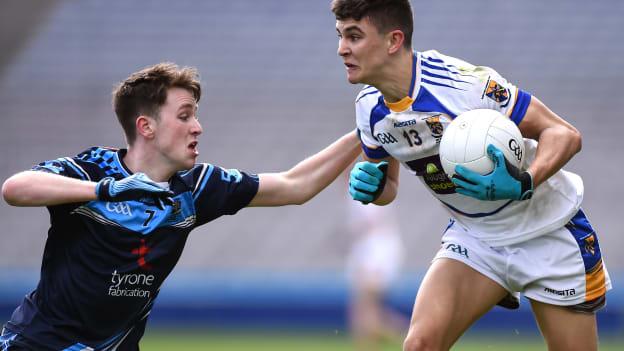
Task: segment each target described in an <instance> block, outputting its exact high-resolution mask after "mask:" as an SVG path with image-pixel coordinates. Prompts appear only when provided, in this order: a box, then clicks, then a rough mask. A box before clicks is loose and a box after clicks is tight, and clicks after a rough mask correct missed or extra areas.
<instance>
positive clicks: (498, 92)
mask: <svg viewBox="0 0 624 351" xmlns="http://www.w3.org/2000/svg"><path fill="white" fill-rule="evenodd" d="M485 95H486V96H487V97H489V98H490V99H492V100H494V101H496V102H498V103H499V104H502V103H505V102H507V100H509V89H507V88H505V87H503V86H502V85H500V84H498V82H496V81H495V80H490V81H488V84H487V87H486V88H485Z"/></svg>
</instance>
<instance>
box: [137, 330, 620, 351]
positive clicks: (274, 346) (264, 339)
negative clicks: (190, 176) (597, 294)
mask: <svg viewBox="0 0 624 351" xmlns="http://www.w3.org/2000/svg"><path fill="white" fill-rule="evenodd" d="M141 350H142V351H164V350H176V351H195V350H214V351H243V350H245V351H247V350H254V351H353V350H354V349H353V346H352V344H351V341H350V340H349V338H348V337H347V336H346V335H344V334H342V333H331V334H325V335H324V334H321V333H315V334H311V333H301V334H293V333H286V332H285V333H279V332H271V333H266V334H263V333H233V332H222V333H217V332H214V331H206V332H202V331H194V332H177V331H176V332H174V333H171V331H165V330H162V329H152V330H149V328H148V331H147V333H146V335H145V337H144V338H143V341H142V342H141ZM390 350H393V351H396V350H401V345H398V344H397V345H390V344H389V345H386V346H385V347H384V348H383V351H390ZM453 350H454V351H487V350H492V351H496V350H503V351H534V350H535V351H537V350H546V347H545V346H544V343H543V341H542V340H541V339H538V338H518V339H503V338H498V339H497V338H494V339H492V338H486V337H475V336H469V337H466V338H463V339H461V340H460V341H459V342H458V343H457V345H455V347H454V348H453ZM600 350H601V351H616V350H618V351H622V350H624V340H620V341H617V340H605V341H603V342H601V346H600Z"/></svg>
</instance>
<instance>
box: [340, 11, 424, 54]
mask: <svg viewBox="0 0 624 351" xmlns="http://www.w3.org/2000/svg"><path fill="white" fill-rule="evenodd" d="M331 10H332V12H333V13H334V15H335V16H336V19H337V20H339V21H342V20H346V19H354V20H356V21H359V20H361V19H362V18H368V19H369V21H370V22H371V23H372V24H373V25H374V26H375V27H376V28H377V30H378V31H379V33H382V34H385V33H388V32H390V31H393V30H396V29H398V30H400V31H401V32H403V34H404V35H405V41H404V42H403V47H404V48H406V49H410V48H411V47H412V33H413V32H414V18H413V15H412V6H411V5H410V2H409V0H332V3H331Z"/></svg>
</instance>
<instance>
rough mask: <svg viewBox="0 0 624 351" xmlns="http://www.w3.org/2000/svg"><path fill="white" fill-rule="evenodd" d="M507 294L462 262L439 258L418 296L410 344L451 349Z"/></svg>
mask: <svg viewBox="0 0 624 351" xmlns="http://www.w3.org/2000/svg"><path fill="white" fill-rule="evenodd" d="M507 294H508V292H507V290H505V289H504V288H503V287H502V286H500V285H499V284H498V283H496V282H494V281H493V280H492V279H490V278H488V277H486V276H485V275H483V274H481V273H479V272H477V271H476V270H474V269H473V268H471V267H469V266H468V265H466V264H464V263H462V262H460V261H458V260H454V259H452V258H439V259H436V260H435V261H433V263H432V265H431V267H430V268H429V270H428V271H427V274H426V275H425V277H424V279H423V282H422V284H421V286H420V289H419V291H418V295H417V296H416V302H415V304H414V310H413V313H412V320H411V325H410V330H409V333H408V341H409V339H412V340H417V342H415V343H423V342H424V343H426V344H428V345H429V346H431V347H433V348H435V349H448V348H450V347H451V346H452V345H453V344H454V343H455V341H456V340H457V339H458V338H459V337H460V336H461V335H462V334H463V333H464V331H466V330H467V329H468V327H470V325H471V324H472V323H474V322H475V321H476V320H477V319H478V318H479V317H481V316H482V315H483V314H485V313H486V312H487V311H489V310H490V309H491V308H492V307H493V306H494V305H496V303H498V302H499V301H500V300H501V299H502V298H503V297H505V296H506V295H507Z"/></svg>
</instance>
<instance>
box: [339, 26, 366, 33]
mask: <svg viewBox="0 0 624 351" xmlns="http://www.w3.org/2000/svg"><path fill="white" fill-rule="evenodd" d="M336 31H337V32H338V33H340V30H339V29H338V28H336ZM343 32H344V33H349V32H359V33H364V31H363V30H362V29H361V28H360V27H359V26H358V25H357V24H352V25H349V26H347V27H346V28H345V29H344V30H343Z"/></svg>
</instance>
